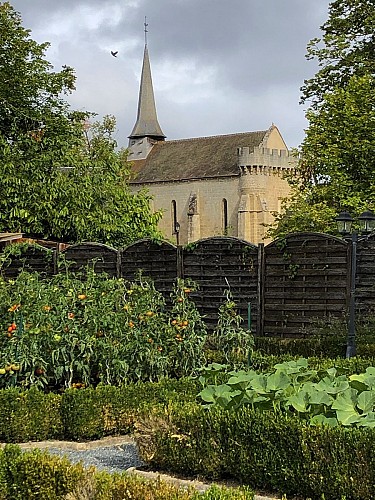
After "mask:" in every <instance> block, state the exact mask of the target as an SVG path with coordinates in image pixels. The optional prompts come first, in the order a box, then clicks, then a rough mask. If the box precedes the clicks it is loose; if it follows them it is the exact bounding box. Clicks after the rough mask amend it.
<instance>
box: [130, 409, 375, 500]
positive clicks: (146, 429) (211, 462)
mask: <svg viewBox="0 0 375 500" xmlns="http://www.w3.org/2000/svg"><path fill="white" fill-rule="evenodd" d="M137 440H138V444H139V447H140V452H141V456H142V458H143V460H145V461H146V462H148V463H149V464H150V466H151V467H154V468H156V469H162V470H168V471H172V472H175V473H188V474H189V473H190V474H192V475H201V476H204V477H207V478H225V477H231V478H234V479H237V480H239V481H242V482H243V483H244V484H247V485H250V486H251V487H252V488H255V489H265V490H268V491H277V492H278V493H285V494H288V495H301V496H303V497H305V496H306V497H310V498H315V499H317V498H319V499H320V498H323V497H322V495H324V498H325V500H337V499H341V498H345V500H358V499H361V500H372V499H373V498H375V430H374V429H352V428H344V427H335V428H330V427H326V426H317V427H310V426H308V425H306V424H304V423H303V421H301V420H299V419H298V417H293V418H290V417H287V416H284V415H281V414H275V413H271V412H259V411H254V410H251V409H250V408H248V407H243V408H241V409H239V410H236V411H231V410H229V411H224V410H220V409H217V408H215V409H211V410H207V409H204V408H202V407H199V406H198V405H195V404H192V403H190V404H187V405H186V404H185V405H181V404H177V405H174V406H173V407H170V408H169V411H168V413H167V414H166V413H164V414H161V413H159V414H158V413H157V412H155V413H154V415H152V416H150V417H148V419H145V420H144V421H143V422H142V423H141V425H139V427H138V434H137Z"/></svg>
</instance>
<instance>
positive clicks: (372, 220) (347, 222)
mask: <svg viewBox="0 0 375 500" xmlns="http://www.w3.org/2000/svg"><path fill="white" fill-rule="evenodd" d="M335 220H336V223H337V230H338V232H339V233H340V234H341V235H342V236H343V237H345V236H348V235H351V244H352V252H351V266H350V267H351V276H350V299H349V325H348V338H347V344H346V357H347V358H351V357H353V356H355V355H356V343H355V278H356V274H357V242H358V234H357V232H356V231H352V223H353V218H352V216H351V215H350V213H349V212H341V213H340V214H339V215H338V216H337V217H336V219H335ZM358 221H359V225H360V228H361V234H363V235H367V234H369V233H371V232H372V231H374V229H375V214H374V213H373V212H371V211H370V210H366V211H365V212H363V213H362V214H361V215H360V216H359V217H358Z"/></svg>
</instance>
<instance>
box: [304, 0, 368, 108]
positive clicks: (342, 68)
mask: <svg viewBox="0 0 375 500" xmlns="http://www.w3.org/2000/svg"><path fill="white" fill-rule="evenodd" d="M374 25H375V6H374V3H373V2H369V1H367V0H334V1H332V2H331V3H330V5H329V17H328V20H327V21H326V22H325V23H324V24H323V26H321V29H322V32H323V34H322V37H321V38H315V39H313V40H311V41H310V43H309V45H308V47H307V59H316V60H317V61H318V64H319V68H320V69H319V71H318V72H317V74H316V75H315V76H314V77H313V78H311V79H309V80H307V81H305V84H304V86H303V87H302V89H301V90H302V102H305V101H308V100H312V102H313V104H315V105H318V104H319V103H320V102H321V100H322V98H323V96H324V95H326V94H327V93H330V92H332V90H334V89H335V88H337V87H340V88H344V87H345V86H346V85H347V84H348V82H349V81H350V79H351V78H352V76H353V75H355V76H359V77H362V76H363V75H366V74H369V75H371V74H372V75H373V74H374V71H375V65H374V44H375V40H374Z"/></svg>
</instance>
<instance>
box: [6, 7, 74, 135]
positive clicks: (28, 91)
mask: <svg viewBox="0 0 375 500" xmlns="http://www.w3.org/2000/svg"><path fill="white" fill-rule="evenodd" d="M48 47H49V44H48V43H43V44H38V43H37V42H35V41H34V40H32V39H31V37H30V31H29V30H27V29H25V28H24V27H23V26H22V20H21V17H20V15H19V14H18V13H17V12H16V11H15V10H14V9H13V7H12V6H11V5H10V4H9V2H5V3H0V71H1V79H0V106H1V115H0V132H1V133H2V134H3V136H4V137H6V138H7V139H9V138H10V139H13V138H14V137H15V136H16V135H17V133H18V132H20V131H21V132H31V131H33V130H35V131H38V130H39V129H40V127H41V126H42V125H43V123H44V121H45V119H46V117H49V116H51V115H53V114H60V113H61V112H63V111H65V110H66V107H67V105H66V103H65V102H64V101H63V99H62V98H61V97H60V96H61V94H67V93H69V92H71V91H73V90H74V83H75V75H74V71H73V69H72V68H70V67H68V66H64V67H63V69H62V71H60V72H53V71H52V65H51V64H50V63H49V62H48V61H47V60H46V59H45V57H44V54H45V51H46V50H47V48H48Z"/></svg>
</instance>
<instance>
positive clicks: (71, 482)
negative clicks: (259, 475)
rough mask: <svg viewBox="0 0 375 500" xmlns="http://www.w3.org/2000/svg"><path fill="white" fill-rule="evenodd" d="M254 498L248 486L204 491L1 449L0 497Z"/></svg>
mask: <svg viewBox="0 0 375 500" xmlns="http://www.w3.org/2000/svg"><path fill="white" fill-rule="evenodd" d="M41 498H43V500H58V499H64V500H87V499H88V498H92V499H94V498H95V499H96V500H109V499H111V500H122V499H124V498H136V499H137V500H149V499H150V498H152V499H154V500H253V498H254V494H253V492H252V491H251V490H250V489H249V488H247V487H241V488H238V489H232V488H220V487H218V486H212V487H211V488H209V489H208V490H207V491H205V492H204V493H200V492H197V491H196V490H195V489H194V488H189V489H179V488H177V487H176V486H174V485H172V484H170V483H167V482H164V481H160V480H154V481H147V480H145V479H142V478H140V477H137V476H134V475H127V474H125V473H124V474H108V473H106V472H96V471H95V469H93V468H91V469H88V470H85V469H83V467H82V465H80V464H76V465H73V464H71V463H70V462H69V461H68V460H67V459H66V458H60V457H57V456H53V455H48V454H47V453H45V452H41V451H39V450H35V451H32V452H24V453H21V450H20V449H19V448H18V447H17V446H14V445H8V446H7V447H5V449H4V450H0V499H1V500H25V499H27V500H37V499H41Z"/></svg>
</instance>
